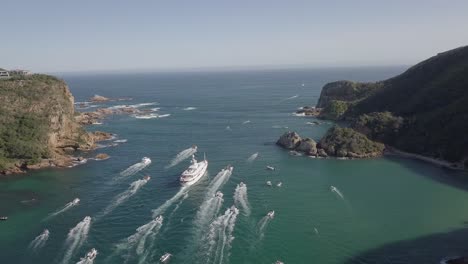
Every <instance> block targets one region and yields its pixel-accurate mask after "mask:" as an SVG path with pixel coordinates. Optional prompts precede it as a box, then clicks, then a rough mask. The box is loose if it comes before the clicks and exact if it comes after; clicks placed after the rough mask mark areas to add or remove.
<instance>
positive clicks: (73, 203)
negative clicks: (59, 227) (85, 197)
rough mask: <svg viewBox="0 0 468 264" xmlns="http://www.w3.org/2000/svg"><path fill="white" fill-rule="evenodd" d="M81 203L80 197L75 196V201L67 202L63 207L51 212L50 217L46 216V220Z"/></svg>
mask: <svg viewBox="0 0 468 264" xmlns="http://www.w3.org/2000/svg"><path fill="white" fill-rule="evenodd" d="M79 203H80V199H78V198H75V199H73V201H71V202H69V203H67V204H66V205H65V206H63V207H62V208H60V209H59V210H57V211H55V212H53V213H51V214H50V215H49V216H48V217H46V218H45V219H44V220H48V219H50V218H52V217H55V216H57V215H59V214H61V213H63V212H65V211H67V210H68V209H70V208H72V207H74V206H77V205H78V204H79Z"/></svg>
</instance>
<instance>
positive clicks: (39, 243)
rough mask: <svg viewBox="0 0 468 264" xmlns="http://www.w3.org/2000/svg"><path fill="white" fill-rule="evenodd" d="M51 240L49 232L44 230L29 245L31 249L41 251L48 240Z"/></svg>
mask: <svg viewBox="0 0 468 264" xmlns="http://www.w3.org/2000/svg"><path fill="white" fill-rule="evenodd" d="M48 239H49V230H47V229H46V230H44V232H42V233H41V234H40V235H38V236H37V237H36V238H34V240H33V241H32V242H31V243H30V244H29V248H30V249H32V250H34V251H35V250H39V249H41V248H42V247H43V246H44V245H45V243H46V242H47V240H48Z"/></svg>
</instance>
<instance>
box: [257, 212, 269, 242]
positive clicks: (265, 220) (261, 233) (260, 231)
mask: <svg viewBox="0 0 468 264" xmlns="http://www.w3.org/2000/svg"><path fill="white" fill-rule="evenodd" d="M270 221H271V217H269V216H268V215H266V216H264V217H263V218H262V219H260V221H259V222H258V224H257V229H258V235H259V238H260V240H262V239H263V237H264V236H265V229H266V227H267V226H268V224H269V223H270Z"/></svg>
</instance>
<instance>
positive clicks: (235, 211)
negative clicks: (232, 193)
mask: <svg viewBox="0 0 468 264" xmlns="http://www.w3.org/2000/svg"><path fill="white" fill-rule="evenodd" d="M229 210H231V213H233V214H238V213H239V209H237V207H235V206H234V205H233V206H231V208H229Z"/></svg>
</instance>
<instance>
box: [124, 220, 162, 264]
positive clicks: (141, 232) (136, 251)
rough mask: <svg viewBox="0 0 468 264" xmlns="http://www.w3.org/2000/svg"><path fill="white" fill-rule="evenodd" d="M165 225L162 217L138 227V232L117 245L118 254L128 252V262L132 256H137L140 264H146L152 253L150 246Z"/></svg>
mask: <svg viewBox="0 0 468 264" xmlns="http://www.w3.org/2000/svg"><path fill="white" fill-rule="evenodd" d="M162 223H163V219H162V217H160V218H155V219H153V220H151V221H150V222H148V223H146V224H144V225H142V226H140V227H138V228H137V229H136V232H135V233H134V234H133V235H131V236H129V237H128V238H126V239H125V240H124V241H122V242H121V243H120V244H118V245H117V253H120V252H121V251H127V252H128V254H127V255H126V256H127V261H128V260H129V258H131V257H132V256H135V255H136V256H137V257H138V258H139V262H140V263H144V262H145V260H146V257H147V256H148V254H149V253H150V252H149V251H150V249H151V248H148V247H149V246H148V245H152V244H153V242H154V240H155V239H156V235H157V234H158V233H159V230H160V229H161V226H162Z"/></svg>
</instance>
